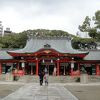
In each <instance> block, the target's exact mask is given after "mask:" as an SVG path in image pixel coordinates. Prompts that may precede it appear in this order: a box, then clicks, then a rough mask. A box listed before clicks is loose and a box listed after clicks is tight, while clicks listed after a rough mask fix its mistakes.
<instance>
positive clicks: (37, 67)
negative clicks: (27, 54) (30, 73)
mask: <svg viewBox="0 0 100 100" xmlns="http://www.w3.org/2000/svg"><path fill="white" fill-rule="evenodd" d="M38 70H39V61H38V58H36V75H38Z"/></svg>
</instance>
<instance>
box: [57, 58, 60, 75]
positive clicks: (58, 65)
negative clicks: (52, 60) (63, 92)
mask: <svg viewBox="0 0 100 100" xmlns="http://www.w3.org/2000/svg"><path fill="white" fill-rule="evenodd" d="M59 67H60V64H59V59H57V75H58V76H59V75H60V73H59Z"/></svg>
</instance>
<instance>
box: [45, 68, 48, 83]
mask: <svg viewBox="0 0 100 100" xmlns="http://www.w3.org/2000/svg"><path fill="white" fill-rule="evenodd" d="M44 71H45V75H44V81H45V85H48V77H49V75H48V70H47V67H45V70H44Z"/></svg>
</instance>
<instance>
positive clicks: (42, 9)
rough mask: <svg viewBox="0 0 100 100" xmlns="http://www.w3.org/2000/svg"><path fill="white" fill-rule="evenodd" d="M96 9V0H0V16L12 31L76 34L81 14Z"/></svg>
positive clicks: (98, 3)
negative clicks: (34, 30)
mask: <svg viewBox="0 0 100 100" xmlns="http://www.w3.org/2000/svg"><path fill="white" fill-rule="evenodd" d="M97 10H100V0H0V20H1V21H2V24H3V26H4V29H5V28H6V27H10V29H11V30H12V31H13V32H21V31H24V30H27V29H57V30H64V31H67V32H69V33H71V34H76V32H77V31H78V25H80V24H82V22H83V20H84V18H85V17H86V16H87V15H88V16H93V15H94V13H95V12H96V11H97Z"/></svg>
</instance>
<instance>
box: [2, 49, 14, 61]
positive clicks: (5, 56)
mask: <svg viewBox="0 0 100 100" xmlns="http://www.w3.org/2000/svg"><path fill="white" fill-rule="evenodd" d="M0 59H5V60H6V59H13V57H12V56H10V55H9V54H8V53H7V52H6V51H5V50H4V51H2V50H1V51H0Z"/></svg>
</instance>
